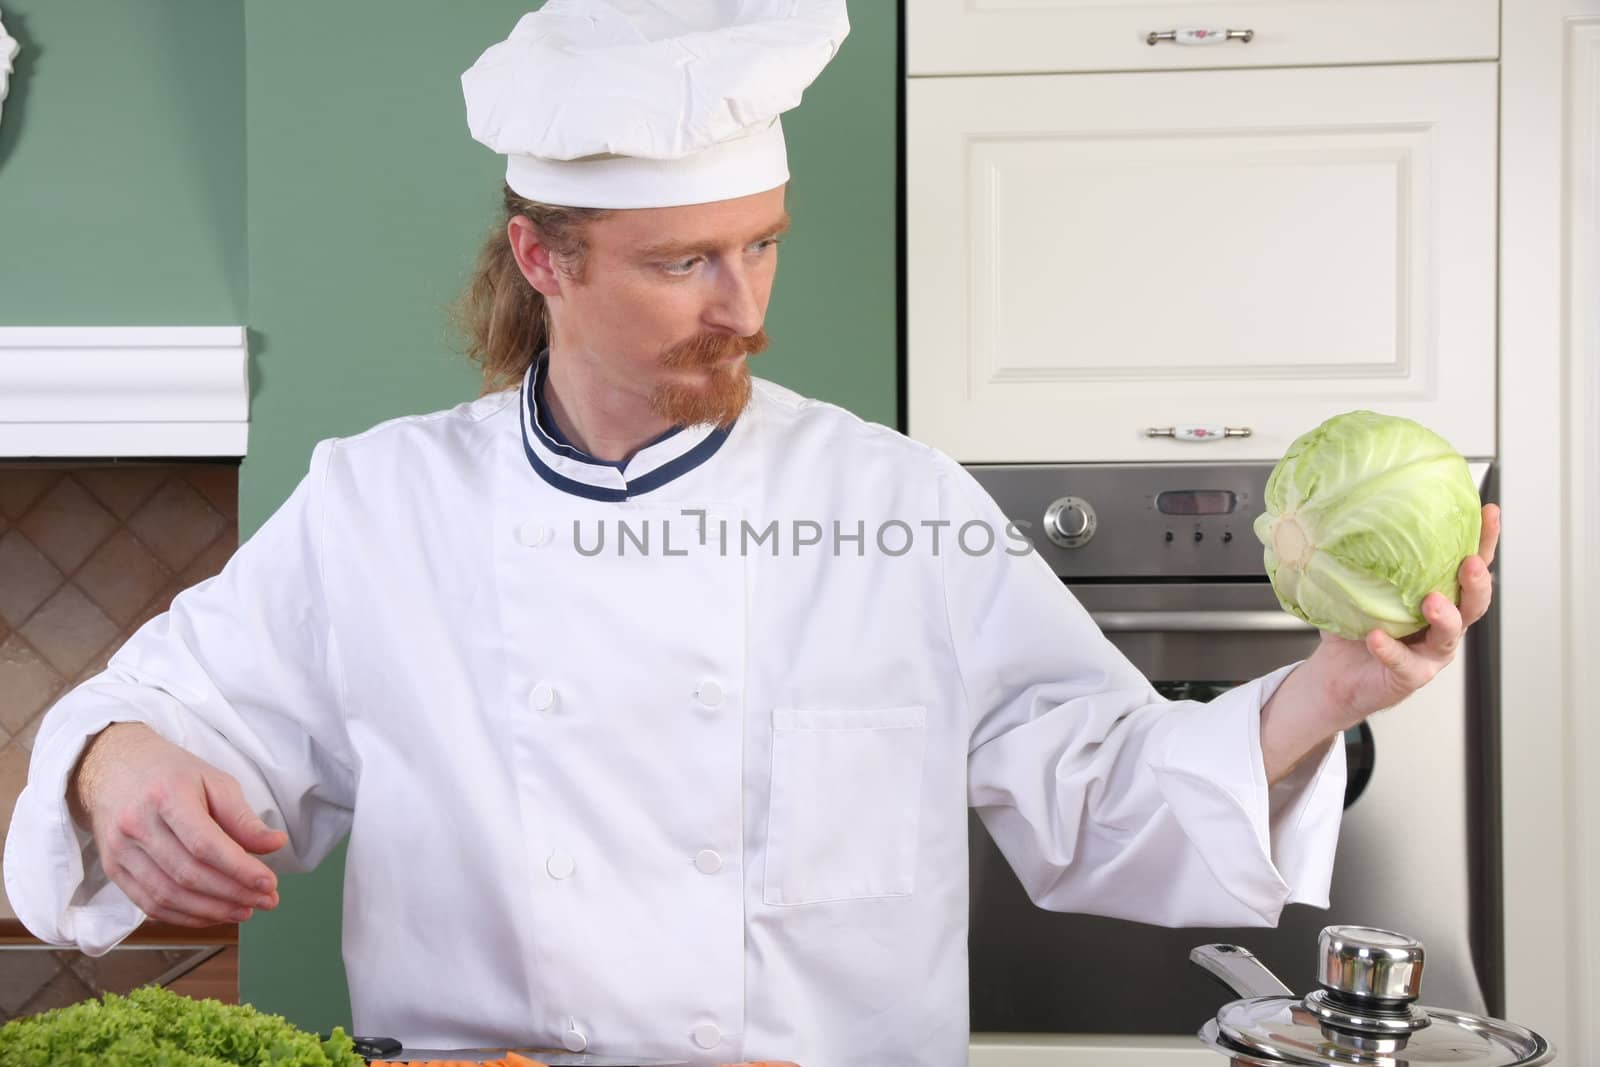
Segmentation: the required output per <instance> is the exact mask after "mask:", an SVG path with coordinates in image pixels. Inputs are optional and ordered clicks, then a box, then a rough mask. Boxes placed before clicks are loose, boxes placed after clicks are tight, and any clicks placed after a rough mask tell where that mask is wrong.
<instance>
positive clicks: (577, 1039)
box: [561, 1027, 589, 1052]
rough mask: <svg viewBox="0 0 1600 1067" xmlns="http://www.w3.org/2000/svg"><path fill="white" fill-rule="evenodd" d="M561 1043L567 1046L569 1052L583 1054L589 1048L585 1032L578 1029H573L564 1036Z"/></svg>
mask: <svg viewBox="0 0 1600 1067" xmlns="http://www.w3.org/2000/svg"><path fill="white" fill-rule="evenodd" d="M561 1043H562V1044H563V1045H565V1046H567V1051H568V1052H582V1051H583V1050H584V1049H586V1048H588V1047H589V1039H588V1038H586V1037H584V1036H583V1032H582V1031H581V1030H579V1029H578V1028H577V1027H573V1028H572V1029H570V1030H568V1031H567V1032H566V1033H564V1034H562V1035H561Z"/></svg>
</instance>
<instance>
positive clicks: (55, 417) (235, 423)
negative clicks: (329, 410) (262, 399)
mask: <svg viewBox="0 0 1600 1067" xmlns="http://www.w3.org/2000/svg"><path fill="white" fill-rule="evenodd" d="M249 425H250V378H249V351H248V347H247V340H246V333H245V328H244V327H243V326H0V458H7V459H49V458H55V457H76V458H84V457H103V458H134V457H140V458H144V457H149V458H159V457H192V456H243V455H244V454H245V446H246V443H247V438H248V431H249Z"/></svg>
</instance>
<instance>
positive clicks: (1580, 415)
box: [1563, 0, 1600, 1063]
mask: <svg viewBox="0 0 1600 1067" xmlns="http://www.w3.org/2000/svg"><path fill="white" fill-rule="evenodd" d="M1567 13H1568V16H1569V17H1568V19H1567V21H1566V40H1565V42H1564V44H1565V52H1566V60H1567V70H1566V97H1565V98H1566V109H1565V110H1566V130H1565V131H1564V134H1565V157H1566V175H1565V181H1566V222H1565V225H1564V226H1563V231H1564V232H1565V233H1566V235H1567V240H1568V246H1567V250H1566V252H1567V262H1566V268H1567V278H1566V306H1565V307H1564V308H1563V318H1564V321H1565V326H1566V330H1565V333H1566V336H1565V343H1564V349H1565V363H1566V373H1567V412H1566V414H1567V427H1568V430H1567V463H1568V469H1567V487H1568V500H1569V502H1570V506H1569V510H1568V513H1567V519H1566V521H1567V528H1568V529H1569V530H1571V531H1572V532H1573V536H1571V537H1570V538H1569V540H1568V542H1567V551H1568V556H1567V561H1566V562H1567V570H1568V575H1569V577H1570V581H1569V582H1568V584H1567V602H1566V605H1565V606H1566V625H1567V649H1566V655H1567V670H1568V675H1567V677H1568V682H1567V693H1568V697H1569V700H1568V705H1567V728H1568V730H1569V731H1570V735H1571V737H1572V741H1573V744H1572V745H1571V747H1570V748H1569V750H1568V762H1567V767H1566V772H1567V782H1568V788H1569V794H1568V798H1569V803H1570V805H1571V808H1570V810H1571V812H1572V819H1573V825H1572V828H1571V833H1572V837H1571V840H1572V854H1573V869H1572V887H1571V893H1570V897H1569V899H1570V901H1571V905H1572V908H1571V913H1570V921H1571V923H1572V934H1573V938H1572V939H1573V943H1574V945H1575V951H1574V953H1573V955H1574V959H1573V969H1572V976H1571V981H1572V993H1571V997H1572V1004H1573V1006H1574V1012H1575V1021H1574V1022H1573V1024H1572V1030H1573V1033H1572V1041H1573V1049H1572V1051H1573V1052H1574V1053H1576V1062H1581V1063H1593V1062H1596V1061H1597V1060H1600V1015H1597V1014H1596V1012H1595V1011H1594V1005H1595V1004H1596V1003H1597V1002H1600V781H1597V780H1596V778H1595V776H1594V774H1593V773H1592V768H1594V767H1595V766H1596V764H1597V763H1600V722H1597V721H1596V714H1595V713H1596V710H1597V705H1600V702H1597V701H1596V699H1595V696H1594V694H1595V692H1596V689H1597V687H1600V665H1597V664H1596V662H1595V652H1596V650H1597V649H1600V625H1596V623H1595V620H1594V606H1595V604H1596V603H1600V561H1597V560H1596V558H1595V545H1594V537H1595V531H1596V530H1600V299H1597V297H1596V294H1597V293H1600V0H1586V2H1583V3H1581V4H1580V3H1569V5H1568V9H1567ZM1584 1008H1587V1010H1583V1009H1584Z"/></svg>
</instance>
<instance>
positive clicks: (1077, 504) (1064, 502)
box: [1044, 496, 1099, 548]
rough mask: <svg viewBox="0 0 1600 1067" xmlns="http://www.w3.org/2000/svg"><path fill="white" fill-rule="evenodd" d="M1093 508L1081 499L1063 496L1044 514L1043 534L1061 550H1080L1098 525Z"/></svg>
mask: <svg viewBox="0 0 1600 1067" xmlns="http://www.w3.org/2000/svg"><path fill="white" fill-rule="evenodd" d="M1098 521H1099V520H1098V519H1096V517H1095V513H1094V508H1093V507H1091V506H1090V504H1089V502H1088V501H1087V500H1084V499H1083V498H1082V497H1076V496H1064V497H1062V498H1061V499H1060V500H1057V501H1056V502H1055V503H1053V504H1051V505H1050V507H1049V508H1048V509H1047V510H1046V511H1045V513H1044V532H1045V535H1046V536H1047V537H1049V538H1050V540H1052V541H1054V542H1055V543H1056V544H1058V545H1060V546H1061V547H1062V548H1081V547H1082V546H1084V545H1086V544H1088V542H1089V539H1090V538H1091V537H1093V536H1094V530H1095V526H1096V525H1097V524H1098Z"/></svg>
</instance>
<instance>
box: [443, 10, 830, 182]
mask: <svg viewBox="0 0 1600 1067" xmlns="http://www.w3.org/2000/svg"><path fill="white" fill-rule="evenodd" d="M849 32H850V22H849V18H848V16H847V15H846V13H845V0H549V2H548V3H546V4H545V5H544V7H543V8H542V9H541V10H539V11H534V12H530V13H529V14H526V15H524V16H522V18H521V19H520V20H518V22H517V25H516V28H515V29H514V30H512V31H511V36H510V37H508V38H507V39H506V40H504V41H502V42H500V43H499V44H497V45H494V46H492V47H491V48H489V50H488V51H486V52H484V53H483V55H482V56H480V57H479V59H478V61H477V62H476V63H474V64H473V65H472V69H471V70H469V71H467V72H466V73H465V74H463V75H462V76H461V85H462V90H463V91H464V93H465V94H466V99H467V125H468V126H469V127H471V129H472V136H473V138H474V139H476V140H478V141H481V142H482V143H483V144H485V145H488V146H489V147H490V148H492V149H494V150H495V151H496V152H499V153H501V154H502V155H504V156H506V157H507V158H506V184H507V185H509V186H511V188H512V189H513V190H514V191H515V192H516V193H518V194H519V195H521V196H524V197H527V198H528V199H530V200H538V201H541V202H543V203H546V204H560V205H563V206H566V207H597V208H636V207H673V206H676V205H679V204H703V203H706V202H708V201H712V200H728V199H732V198H733V197H738V196H748V195H749V194H751V193H759V192H762V191H764V190H767V189H774V188H776V187H778V186H780V185H782V184H783V183H784V182H786V181H788V180H789V164H788V157H787V155H786V153H785V151H784V142H783V126H782V125H781V124H780V123H779V121H778V116H779V115H780V114H781V113H782V112H784V111H787V110H789V109H790V108H792V107H794V106H795V105H796V104H798V103H799V102H800V94H801V92H802V90H804V89H805V88H806V86H808V85H810V84H811V82H812V80H813V79H815V78H816V76H817V74H818V73H820V72H821V70H822V68H823V67H824V66H826V65H827V63H828V60H830V59H832V58H833V55H834V53H835V52H837V51H838V49H839V45H840V43H841V42H843V41H844V38H845V35H846V34H848V33H849Z"/></svg>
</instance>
